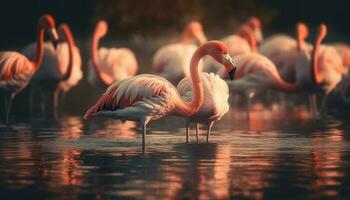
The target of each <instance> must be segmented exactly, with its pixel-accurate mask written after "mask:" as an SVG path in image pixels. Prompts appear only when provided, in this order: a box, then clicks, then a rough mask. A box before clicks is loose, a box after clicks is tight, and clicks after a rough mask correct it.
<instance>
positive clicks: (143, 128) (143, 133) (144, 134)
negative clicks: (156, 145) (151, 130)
mask: <svg viewBox="0 0 350 200" xmlns="http://www.w3.org/2000/svg"><path fill="white" fill-rule="evenodd" d="M146 132H147V123H143V124H142V152H143V153H145V152H146Z"/></svg>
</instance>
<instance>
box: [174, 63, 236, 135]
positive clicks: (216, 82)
mask: <svg viewBox="0 0 350 200" xmlns="http://www.w3.org/2000/svg"><path fill="white" fill-rule="evenodd" d="M226 59H227V60H230V59H231V58H230V57H227V58H226ZM230 62H233V61H230ZM231 73H232V72H231ZM201 80H202V85H203V95H204V100H203V104H202V105H201V107H200V108H199V110H198V112H197V113H195V114H193V115H191V116H189V117H187V118H186V142H188V138H189V124H190V123H191V122H195V123H196V139H197V142H198V137H199V135H198V131H199V130H198V129H199V128H198V127H199V125H198V123H206V124H207V125H208V129H207V142H209V136H210V132H211V128H212V126H213V124H214V122H215V121H218V120H220V119H221V118H222V117H223V116H224V115H225V114H226V113H227V112H228V110H229V108H230V106H229V104H228V98H229V89H228V86H227V83H226V82H225V81H224V80H222V79H221V78H220V77H219V76H218V75H214V74H213V73H210V74H208V73H205V72H202V74H201ZM177 90H178V91H179V94H180V95H181V97H182V98H183V99H184V100H185V101H188V102H189V101H191V99H192V96H193V92H194V91H193V87H192V80H191V78H189V77H185V78H184V79H182V80H181V81H180V82H179V84H178V85H177Z"/></svg>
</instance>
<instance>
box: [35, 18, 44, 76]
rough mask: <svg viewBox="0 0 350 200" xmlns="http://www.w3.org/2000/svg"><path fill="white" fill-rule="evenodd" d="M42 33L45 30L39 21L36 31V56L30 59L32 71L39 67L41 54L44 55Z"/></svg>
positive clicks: (41, 58) (41, 59)
mask: <svg viewBox="0 0 350 200" xmlns="http://www.w3.org/2000/svg"><path fill="white" fill-rule="evenodd" d="M44 34H45V30H44V26H43V25H42V24H41V23H40V24H39V26H38V33H37V39H36V44H37V45H36V46H37V48H36V57H35V59H34V60H33V61H32V63H33V68H34V71H37V70H38V69H39V66H40V65H41V62H42V61H43V56H44V47H43V43H44Z"/></svg>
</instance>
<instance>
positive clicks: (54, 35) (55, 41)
mask: <svg viewBox="0 0 350 200" xmlns="http://www.w3.org/2000/svg"><path fill="white" fill-rule="evenodd" d="M50 33H51V37H52V43H53V46H54V48H55V49H56V48H57V44H58V39H59V37H58V33H57V31H56V29H55V28H52V29H51V30H50Z"/></svg>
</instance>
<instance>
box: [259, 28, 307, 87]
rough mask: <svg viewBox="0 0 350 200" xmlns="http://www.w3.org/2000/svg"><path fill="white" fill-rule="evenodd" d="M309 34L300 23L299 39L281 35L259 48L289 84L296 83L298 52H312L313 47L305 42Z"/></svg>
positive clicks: (270, 39)
mask: <svg viewBox="0 0 350 200" xmlns="http://www.w3.org/2000/svg"><path fill="white" fill-rule="evenodd" d="M308 32H309V31H308V28H307V26H306V25H305V24H304V23H298V24H297V25H296V35H297V39H294V38H292V37H290V36H287V35H282V34H279V35H275V36H272V37H271V38H268V39H266V40H265V41H264V43H262V45H261V46H260V47H259V52H260V53H261V54H262V55H264V56H266V57H268V58H269V59H270V60H271V61H272V62H273V63H274V64H275V65H276V67H277V69H278V72H279V73H280V75H281V77H282V78H283V79H284V80H286V81H288V82H295V81H296V61H297V59H298V51H301V50H302V49H305V50H307V51H311V45H310V44H308V43H305V42H304V41H305V38H307V36H308Z"/></svg>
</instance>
